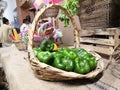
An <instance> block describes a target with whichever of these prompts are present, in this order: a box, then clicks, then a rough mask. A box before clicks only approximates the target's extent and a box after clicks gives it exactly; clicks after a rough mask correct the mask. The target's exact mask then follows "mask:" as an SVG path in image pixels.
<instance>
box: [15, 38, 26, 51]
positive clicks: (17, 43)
mask: <svg viewBox="0 0 120 90" xmlns="http://www.w3.org/2000/svg"><path fill="white" fill-rule="evenodd" d="M13 43H14V44H15V46H16V47H17V48H18V49H19V50H27V43H25V42H24V41H22V40H20V41H14V42H13Z"/></svg>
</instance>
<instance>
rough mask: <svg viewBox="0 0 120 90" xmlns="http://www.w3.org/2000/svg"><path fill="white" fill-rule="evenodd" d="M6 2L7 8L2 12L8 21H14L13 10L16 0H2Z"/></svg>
mask: <svg viewBox="0 0 120 90" xmlns="http://www.w3.org/2000/svg"><path fill="white" fill-rule="evenodd" d="M4 1H6V2H7V8H6V10H5V11H4V13H3V16H4V17H6V18H7V19H9V21H10V23H13V22H14V13H13V10H14V9H15V8H16V0H4Z"/></svg>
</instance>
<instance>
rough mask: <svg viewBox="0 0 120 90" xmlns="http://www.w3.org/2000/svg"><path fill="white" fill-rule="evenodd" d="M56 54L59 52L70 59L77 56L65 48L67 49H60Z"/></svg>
mask: <svg viewBox="0 0 120 90" xmlns="http://www.w3.org/2000/svg"><path fill="white" fill-rule="evenodd" d="M58 52H61V53H62V54H63V55H64V56H67V57H69V58H70V59H72V60H73V59H75V58H76V57H77V54H76V53H75V52H74V51H72V50H71V49H69V48H67V47H61V48H60V49H59V50H58Z"/></svg>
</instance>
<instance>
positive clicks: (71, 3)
mask: <svg viewBox="0 0 120 90" xmlns="http://www.w3.org/2000/svg"><path fill="white" fill-rule="evenodd" d="M62 6H63V7H64V8H65V9H66V10H68V11H69V12H70V14H71V15H73V16H74V15H77V14H78V8H79V6H80V4H79V1H78V0H66V1H65V2H64V3H63V4H62ZM59 19H60V20H61V21H64V27H69V26H70V23H69V18H68V17H67V15H66V14H65V13H64V12H63V11H61V13H60V15H59Z"/></svg>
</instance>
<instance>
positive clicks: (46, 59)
mask: <svg viewBox="0 0 120 90" xmlns="http://www.w3.org/2000/svg"><path fill="white" fill-rule="evenodd" d="M37 58H38V59H39V61H40V62H43V63H46V64H49V65H51V64H52V62H53V55H52V54H51V53H50V52H48V51H44V52H43V51H41V52H39V53H38V54H37Z"/></svg>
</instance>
